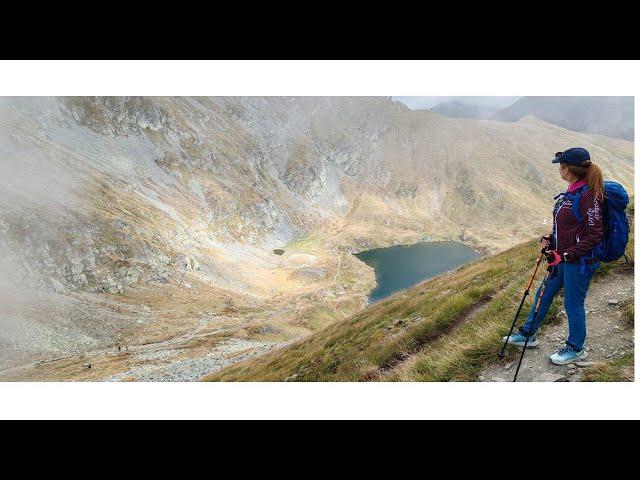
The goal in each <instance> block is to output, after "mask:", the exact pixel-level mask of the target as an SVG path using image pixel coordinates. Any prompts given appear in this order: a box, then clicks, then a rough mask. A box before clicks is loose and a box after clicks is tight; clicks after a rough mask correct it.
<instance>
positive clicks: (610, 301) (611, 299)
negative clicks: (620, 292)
mask: <svg viewBox="0 0 640 480" xmlns="http://www.w3.org/2000/svg"><path fill="white" fill-rule="evenodd" d="M618 303H620V302H618V300H616V299H615V298H610V299H609V300H608V301H607V304H608V305H618Z"/></svg>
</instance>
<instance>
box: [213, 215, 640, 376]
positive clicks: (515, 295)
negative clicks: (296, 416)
mask: <svg viewBox="0 0 640 480" xmlns="http://www.w3.org/2000/svg"><path fill="white" fill-rule="evenodd" d="M630 213H631V214H633V207H631V208H630ZM633 249H634V240H633V229H632V236H631V240H630V244H629V247H628V252H629V254H630V261H631V264H630V265H625V263H624V259H623V260H619V261H617V262H614V263H611V264H607V265H603V267H602V268H600V269H599V270H598V272H597V273H596V276H606V275H609V274H611V273H612V272H615V271H616V270H619V269H628V268H633ZM537 253H538V240H537V239H536V240H532V241H529V242H526V243H523V244H520V245H517V246H515V247H513V248H511V249H509V250H506V251H504V252H502V253H500V254H498V255H495V256H491V257H486V258H483V259H480V260H477V261H475V262H473V263H470V264H467V265H464V266H462V267H460V268H458V269H457V270H455V271H454V272H451V273H445V274H442V275H439V276H437V277H434V278H432V279H429V280H427V281H425V282H423V283H421V284H419V285H417V286H415V287H413V288H411V289H409V290H406V291H404V292H400V293H398V294H396V295H394V296H392V297H390V298H388V299H386V300H384V301H381V302H379V303H376V304H374V305H370V306H369V307H368V308H366V309H364V310H363V311H362V312H359V313H358V314H356V315H355V316H353V317H351V318H350V319H348V320H345V321H342V322H339V323H337V324H334V325H332V326H330V327H328V328H326V329H325V330H322V331H320V332H317V333H316V334H314V335H312V336H310V337H308V338H306V339H304V340H301V341H298V342H296V343H295V344H293V345H291V346H289V347H286V348H284V349H282V350H278V351H274V352H271V353H269V354H267V355H264V356H262V357H259V358H256V359H253V360H249V361H245V362H241V363H238V364H235V365H232V366H230V367H228V368H226V369H224V370H222V371H221V372H217V373H216V374H213V375H209V376H208V377H206V378H205V379H204V380H208V381H285V380H289V381H291V380H295V381H361V380H379V379H382V380H405V381H473V380H475V379H476V378H477V374H478V372H479V371H480V370H481V369H482V368H483V367H484V366H485V365H487V364H488V363H490V362H492V361H495V359H496V354H497V352H498V350H499V348H500V346H501V338H502V336H503V335H505V334H506V332H507V331H508V328H509V325H510V324H511V321H512V320H513V315H514V313H515V311H516V309H517V307H518V304H519V302H520V299H521V298H522V294H523V292H524V288H525V287H526V283H527V281H528V279H529V276H530V273H531V268H532V267H533V265H534V263H535V259H536V256H537ZM544 266H545V263H544V261H543V263H542V264H541V267H540V269H539V271H538V274H537V276H536V281H535V283H534V285H533V286H532V289H531V295H530V296H529V297H528V299H527V301H526V302H525V306H524V307H523V312H522V313H521V317H520V322H521V321H522V320H523V318H524V315H525V314H526V313H527V312H528V310H529V306H530V304H531V299H532V298H533V293H534V292H535V288H536V287H537V285H539V282H540V280H541V278H542V275H543V273H544ZM561 302H562V298H561V297H557V298H556V299H555V300H554V303H553V304H552V306H551V309H550V310H549V314H548V317H547V320H546V322H549V321H557V320H556V319H557V312H558V310H559V307H560V305H561ZM480 306H483V308H481V309H480V308H478V307H480ZM476 308H477V309H478V310H477V311H476V312H475V315H473V317H472V319H471V321H468V322H466V321H465V314H467V313H472V312H474V310H475V309H476ZM517 351H518V350H517V349H516V348H510V349H509V350H508V354H509V355H510V356H511V357H513V358H515V355H516V353H517ZM404 360H407V361H404ZM632 361H633V359H631V362H632ZM625 362H626V364H628V359H627V360H625ZM397 364H399V365H398V366H397V368H391V367H394V366H396V365H397ZM605 367H606V366H605ZM605 367H602V368H605ZM611 368H614V369H615V368H616V366H614V367H611ZM591 378H600V377H597V376H596V373H595V367H594V373H593V376H592V377H591Z"/></svg>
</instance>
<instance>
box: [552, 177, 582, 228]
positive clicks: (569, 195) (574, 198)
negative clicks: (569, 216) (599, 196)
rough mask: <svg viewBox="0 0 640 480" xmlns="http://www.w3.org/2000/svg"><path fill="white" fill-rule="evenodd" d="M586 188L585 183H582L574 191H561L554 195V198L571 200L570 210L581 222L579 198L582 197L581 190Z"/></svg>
mask: <svg viewBox="0 0 640 480" xmlns="http://www.w3.org/2000/svg"><path fill="white" fill-rule="evenodd" d="M587 188H589V187H588V186H587V185H583V186H582V187H580V188H578V189H577V190H576V191H575V192H563V193H560V194H558V195H556V196H555V197H554V199H557V198H559V197H563V200H564V199H567V200H571V211H572V212H573V215H574V216H575V217H576V219H578V222H582V214H581V213H580V200H581V199H582V194H583V192H584V191H585V190H586V189H587Z"/></svg>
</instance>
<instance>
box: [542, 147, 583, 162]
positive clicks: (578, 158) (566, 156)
mask: <svg viewBox="0 0 640 480" xmlns="http://www.w3.org/2000/svg"><path fill="white" fill-rule="evenodd" d="M590 161H591V157H590V156H589V152H587V151H586V150H585V149H584V148H580V147H576V148H570V149H569V150H565V151H564V152H558V153H556V158H554V159H553V160H552V161H551V163H560V162H563V163H568V164H569V165H580V164H582V163H584V162H590Z"/></svg>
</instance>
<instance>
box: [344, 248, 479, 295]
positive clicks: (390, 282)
mask: <svg viewBox="0 0 640 480" xmlns="http://www.w3.org/2000/svg"><path fill="white" fill-rule="evenodd" d="M356 257H358V258H359V259H360V260H362V261H363V262H365V263H366V264H367V265H369V266H370V267H372V268H373V269H374V270H375V272H376V282H377V286H376V288H375V289H373V291H372V292H371V294H370V295H369V301H370V302H371V303H374V302H377V301H378V300H382V299H383V298H386V297H388V296H389V295H391V294H393V293H395V292H397V291H400V290H404V289H406V288H409V287H411V286H413V285H416V284H417V283H420V282H421V281H423V280H426V279H427V278H431V277H434V276H436V275H438V274H439V273H442V272H446V271H447V270H451V269H453V268H456V267H458V266H460V265H462V264H464V263H468V262H471V261H472V260H475V259H477V258H479V257H480V254H479V253H477V252H476V251H475V250H473V249H471V248H469V247H467V246H466V245H463V244H462V243H458V242H422V243H416V244H414V245H399V246H396V247H389V248H376V249H373V250H367V251H365V252H360V253H357V254H356Z"/></svg>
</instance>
